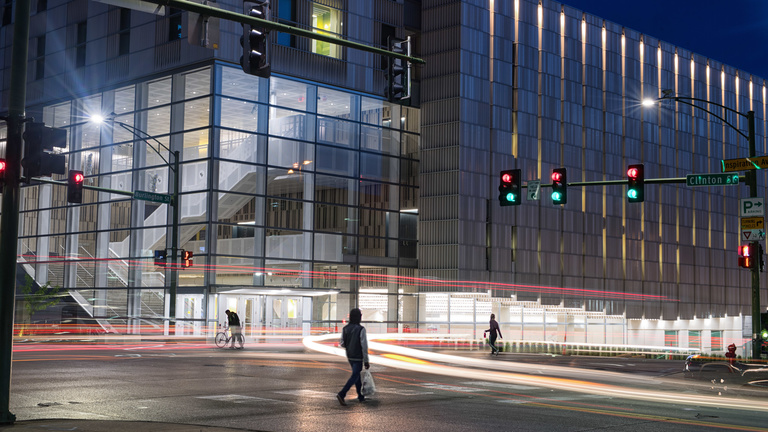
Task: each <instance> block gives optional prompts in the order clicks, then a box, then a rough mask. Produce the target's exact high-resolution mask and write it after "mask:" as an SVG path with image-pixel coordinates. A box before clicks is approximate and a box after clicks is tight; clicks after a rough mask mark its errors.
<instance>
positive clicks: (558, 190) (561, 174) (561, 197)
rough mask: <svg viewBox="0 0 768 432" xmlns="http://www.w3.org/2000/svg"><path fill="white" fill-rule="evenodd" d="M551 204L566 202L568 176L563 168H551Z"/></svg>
mask: <svg viewBox="0 0 768 432" xmlns="http://www.w3.org/2000/svg"><path fill="white" fill-rule="evenodd" d="M551 178H552V204H565V203H567V202H568V178H567V176H566V170H565V168H555V169H553V170H552V176H551Z"/></svg>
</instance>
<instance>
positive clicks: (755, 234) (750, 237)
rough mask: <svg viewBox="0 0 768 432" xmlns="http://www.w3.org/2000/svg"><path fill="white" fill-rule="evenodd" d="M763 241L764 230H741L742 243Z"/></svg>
mask: <svg viewBox="0 0 768 432" xmlns="http://www.w3.org/2000/svg"><path fill="white" fill-rule="evenodd" d="M764 239H765V230H763V229H748V230H741V240H742V241H757V240H764Z"/></svg>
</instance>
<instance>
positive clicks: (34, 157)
mask: <svg viewBox="0 0 768 432" xmlns="http://www.w3.org/2000/svg"><path fill="white" fill-rule="evenodd" d="M23 137H24V158H23V159H22V160H21V166H22V167H24V176H25V177H26V178H27V179H30V178H33V177H50V176H51V175H53V174H66V173H67V169H66V166H65V163H66V160H65V156H64V155H62V154H55V153H50V151H52V150H53V149H54V147H58V148H64V147H66V146H67V130H66V129H61V128H53V127H48V126H46V125H45V123H35V122H32V123H27V125H26V127H25V130H24V135H23Z"/></svg>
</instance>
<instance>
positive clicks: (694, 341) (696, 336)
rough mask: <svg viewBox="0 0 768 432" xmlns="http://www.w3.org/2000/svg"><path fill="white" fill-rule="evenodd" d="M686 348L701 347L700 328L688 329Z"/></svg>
mask: <svg viewBox="0 0 768 432" xmlns="http://www.w3.org/2000/svg"><path fill="white" fill-rule="evenodd" d="M688 348H699V349H701V330H688Z"/></svg>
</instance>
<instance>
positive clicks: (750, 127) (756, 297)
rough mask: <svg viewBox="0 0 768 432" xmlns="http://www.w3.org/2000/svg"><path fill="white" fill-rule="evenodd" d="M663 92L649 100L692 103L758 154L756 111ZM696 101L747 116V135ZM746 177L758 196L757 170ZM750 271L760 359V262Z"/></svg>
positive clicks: (754, 340) (755, 348) (754, 345)
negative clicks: (730, 130) (744, 139)
mask: <svg viewBox="0 0 768 432" xmlns="http://www.w3.org/2000/svg"><path fill="white" fill-rule="evenodd" d="M662 93H663V96H662V97H660V98H659V99H657V100H655V101H649V102H650V103H655V102H659V101H663V100H673V101H675V102H680V103H682V104H686V105H690V106H692V107H694V108H696V109H700V110H702V111H704V112H706V113H708V114H710V115H711V116H713V117H715V118H717V119H718V120H720V121H721V122H723V124H725V125H727V126H729V127H730V128H731V129H733V130H735V131H736V132H737V133H738V134H739V135H741V136H743V137H744V138H746V139H747V141H748V143H749V157H755V156H757V150H756V148H755V112H754V111H747V113H746V114H744V113H741V112H739V111H736V110H734V109H731V108H728V107H727V106H725V105H721V104H718V103H715V102H711V101H708V100H705V99H700V98H695V97H687V96H674V95H673V92H672V91H670V90H664V91H663V92H662ZM694 102H701V103H706V104H707V105H714V106H716V107H720V108H721V109H722V110H723V111H728V112H730V113H733V114H736V115H739V116H741V117H745V118H746V119H747V134H746V135H745V134H744V132H742V131H741V130H740V129H739V128H738V127H736V126H735V125H733V124H732V123H730V122H728V120H726V119H725V114H723V116H720V115H718V114H716V113H714V112H712V111H710V110H709V109H707V108H702V107H700V106H698V105H696V104H695V103H694ZM645 103H646V102H643V104H645ZM745 177H746V183H747V185H748V186H749V197H750V198H756V197H757V174H756V172H755V171H754V170H752V171H747V172H746V175H745ZM758 260H762V257H758ZM750 271H751V272H752V358H754V359H759V358H760V348H761V345H762V338H761V336H760V265H759V264H758V265H757V266H754V267H752V268H751V269H750Z"/></svg>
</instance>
